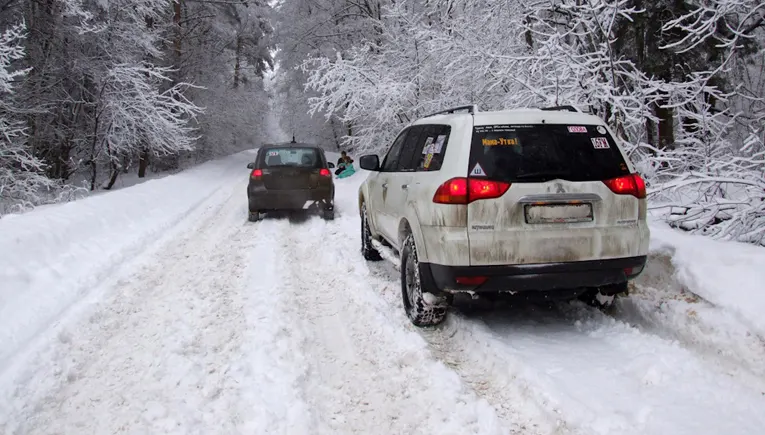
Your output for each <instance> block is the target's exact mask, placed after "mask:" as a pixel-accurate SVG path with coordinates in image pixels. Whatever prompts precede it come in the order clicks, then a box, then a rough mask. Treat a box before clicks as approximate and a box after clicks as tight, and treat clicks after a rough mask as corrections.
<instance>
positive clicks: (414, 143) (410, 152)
mask: <svg viewBox="0 0 765 435" xmlns="http://www.w3.org/2000/svg"><path fill="white" fill-rule="evenodd" d="M426 129H427V127H425V126H422V125H415V126H413V127H412V128H411V129H410V130H409V134H408V135H407V136H406V140H405V141H404V147H403V148H402V149H401V157H399V159H398V165H397V168H396V170H397V171H398V172H412V171H414V170H415V169H416V168H417V160H416V157H417V152H418V150H419V149H421V147H420V140H421V138H422V132H423V131H425V130H426Z"/></svg>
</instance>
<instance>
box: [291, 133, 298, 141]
mask: <svg viewBox="0 0 765 435" xmlns="http://www.w3.org/2000/svg"><path fill="white" fill-rule="evenodd" d="M292 143H297V142H295V134H294V133H293V134H292Z"/></svg>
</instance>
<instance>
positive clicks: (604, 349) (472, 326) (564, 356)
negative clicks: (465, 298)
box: [429, 304, 765, 434]
mask: <svg viewBox="0 0 765 435" xmlns="http://www.w3.org/2000/svg"><path fill="white" fill-rule="evenodd" d="M455 314H456V313H455ZM471 317H472V316H471ZM450 322H451V323H452V324H451V326H449V325H447V327H445V328H444V329H443V330H442V331H435V332H433V333H431V336H430V338H429V341H430V342H431V345H432V346H433V347H434V348H436V349H438V351H439V352H440V353H441V355H442V358H444V359H445V360H447V361H450V360H455V361H458V362H459V364H457V365H458V368H456V370H458V371H467V374H465V375H463V376H464V377H466V378H470V377H471V376H473V374H472V371H473V370H480V369H481V368H483V369H484V370H486V371H485V372H484V373H485V374H486V376H487V377H488V378H490V379H509V380H511V382H513V383H514V384H516V386H517V387H520V388H522V390H523V394H524V396H525V397H529V398H530V399H531V400H534V401H536V402H538V403H541V404H542V405H543V406H544V407H546V408H547V409H548V410H549V411H550V412H551V413H553V414H558V415H560V416H561V420H562V421H563V422H565V423H563V426H562V429H563V430H574V431H575V432H583V433H597V434H601V433H602V434H612V433H620V434H642V433H673V434H686V433H687V434H704V433H709V434H718V433H736V434H750V433H751V434H756V433H758V431H759V430H760V429H761V427H763V425H765V416H763V415H762V413H761V412H760V411H759V410H761V409H763V407H765V396H763V395H762V392H761V391H759V389H758V388H757V387H756V386H749V387H747V386H744V385H742V382H741V381H740V380H738V379H735V378H733V377H732V376H730V375H728V374H726V373H724V371H723V370H720V368H719V367H718V366H715V365H711V364H709V362H707V361H704V360H703V359H702V358H699V357H698V356H697V355H695V354H693V353H690V352H689V351H687V350H686V349H684V348H682V347H680V346H678V345H677V344H675V343H672V342H667V341H665V340H663V339H661V338H659V337H656V336H652V335H646V334H643V333H641V332H639V331H638V330H636V329H635V328H632V327H630V326H629V325H627V324H625V323H623V322H618V321H614V320H613V319H611V318H608V317H606V316H604V315H603V314H602V313H599V312H597V311H595V310H590V309H588V308H574V309H571V308H568V307H566V306H565V305H564V304H560V305H557V306H553V307H552V310H549V309H548V310H545V309H544V308H541V307H533V306H528V307H523V308H513V309H510V310H495V311H491V312H489V313H488V314H487V315H486V316H484V317H483V318H481V319H478V318H470V317H466V316H464V315H460V314H457V315H454V316H453V319H452V320H451V321H450ZM466 356H467V360H468V364H464V360H465V359H466ZM517 387H516V388H517ZM721 409H724V410H725V413H726V416H725V418H718V414H717V413H718V412H719V411H720V410H721ZM758 428H759V429H758Z"/></svg>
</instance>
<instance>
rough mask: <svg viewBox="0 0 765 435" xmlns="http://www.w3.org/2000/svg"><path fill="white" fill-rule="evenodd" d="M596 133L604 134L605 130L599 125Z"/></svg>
mask: <svg viewBox="0 0 765 435" xmlns="http://www.w3.org/2000/svg"><path fill="white" fill-rule="evenodd" d="M598 133H600V134H606V128H605V127H603V126H602V125H599V126H598Z"/></svg>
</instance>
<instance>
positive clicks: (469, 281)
mask: <svg viewBox="0 0 765 435" xmlns="http://www.w3.org/2000/svg"><path fill="white" fill-rule="evenodd" d="M487 279H488V278H486V277H485V276H458V277H457V278H455V281H456V282H457V284H460V285H472V286H479V285H481V284H483V283H485V282H486V280H487Z"/></svg>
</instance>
